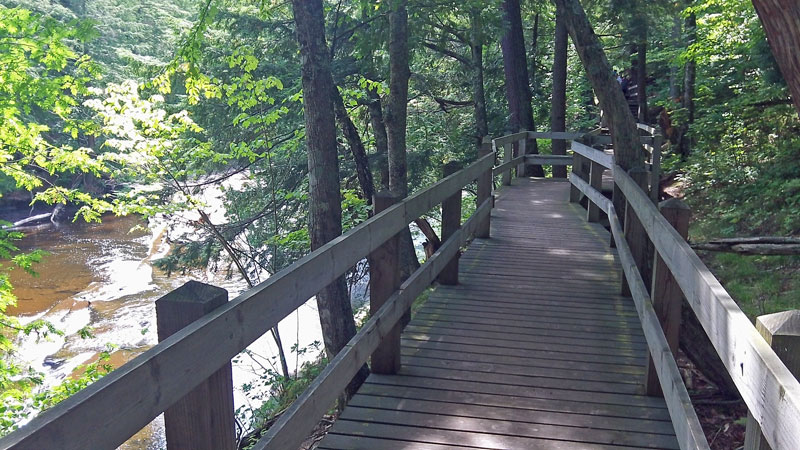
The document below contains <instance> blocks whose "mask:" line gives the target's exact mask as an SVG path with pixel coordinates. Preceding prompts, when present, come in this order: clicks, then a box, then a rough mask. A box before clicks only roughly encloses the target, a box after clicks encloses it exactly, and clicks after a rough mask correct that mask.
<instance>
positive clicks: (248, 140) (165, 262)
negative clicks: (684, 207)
mask: <svg viewBox="0 0 800 450" xmlns="http://www.w3.org/2000/svg"><path fill="white" fill-rule="evenodd" d="M1 3H2V5H3V6H0V67H2V70H3V74H2V75H0V79H1V80H2V83H0V117H2V118H3V119H4V120H3V122H2V123H0V161H2V162H0V194H2V196H3V197H2V198H0V202H3V205H4V207H5V206H9V207H10V206H12V205H15V204H18V205H19V204H21V205H27V204H28V203H30V202H31V199H32V198H33V199H34V200H35V201H36V202H39V203H40V204H41V205H52V206H49V208H51V209H53V208H55V209H58V208H59V206H58V205H64V207H63V209H64V211H65V212H64V213H61V214H62V215H63V217H60V218H56V219H60V220H71V218H72V216H73V215H75V214H77V216H80V217H81V218H82V219H85V220H99V219H100V218H102V215H103V214H142V215H144V216H148V217H152V216H156V215H161V216H167V217H176V219H175V220H179V219H178V217H179V212H180V211H184V210H197V211H200V214H201V216H202V215H203V208H204V205H203V204H202V202H201V201H200V200H198V199H199V197H200V196H201V194H202V192H203V190H204V189H207V188H209V187H211V186H217V187H219V186H222V188H221V189H222V190H223V192H224V195H225V197H226V206H227V212H226V218H225V220H224V221H220V222H219V223H213V222H212V221H211V220H210V219H208V217H204V218H203V219H204V220H201V221H200V222H199V223H196V224H194V226H195V228H196V233H194V234H193V235H192V236H191V238H190V237H187V238H186V239H184V240H181V241H178V242H175V243H174V247H173V251H172V252H171V253H170V255H169V256H167V257H165V258H164V259H162V260H160V261H159V262H158V264H159V267H160V268H161V269H163V270H164V271H166V272H167V273H170V272H179V271H183V270H186V269H187V268H194V267H208V266H209V265H217V266H219V267H224V268H226V269H225V270H228V271H229V272H230V273H231V275H230V276H232V277H241V278H242V282H243V283H248V284H251V285H252V284H254V283H257V282H259V281H263V280H264V279H266V278H267V277H268V276H269V275H270V274H273V273H275V272H277V271H279V270H281V269H282V268H284V267H286V266H288V265H289V264H291V263H292V262H293V261H295V260H297V259H298V258H299V257H300V256H302V255H304V254H306V253H308V252H309V251H310V249H311V248H312V247H315V245H312V240H313V239H312V238H313V236H310V235H309V232H308V228H309V227H308V225H309V220H310V219H309V217H308V215H307V212H308V202H309V195H310V190H309V184H308V181H307V180H308V174H309V173H308V172H309V164H308V155H309V149H308V147H307V140H306V138H307V133H306V120H307V118H306V117H305V116H304V112H303V106H304V105H303V100H304V98H303V94H304V91H303V84H302V83H303V80H302V77H301V66H302V63H303V61H302V60H301V49H300V47H299V45H298V40H297V37H296V34H295V32H296V28H295V19H294V16H293V13H292V5H291V4H290V3H286V2H275V1H261V2H247V1H245V2H228V1H217V0H213V1H207V2H197V1H194V0H176V1H170V2H168V1H161V0H146V1H131V0H74V1H68V0H64V1H60V2H56V1H47V0H37V1H21V2H15V1H9V0H3V1H2V2H1ZM582 3H583V5H584V8H585V9H586V11H587V14H588V15H589V18H590V20H591V22H592V24H593V26H594V28H595V31H596V32H597V33H598V35H599V36H600V37H601V39H602V41H603V44H604V47H605V50H606V53H607V55H608V57H609V60H610V62H611V63H612V65H613V66H614V67H615V69H616V70H618V71H619V72H620V74H627V75H629V76H630V77H632V78H634V79H638V80H639V86H640V89H641V90H640V91H639V92H640V93H642V94H643V95H642V96H641V97H640V98H645V99H646V106H645V108H644V109H643V110H642V111H640V112H639V113H638V114H639V117H638V118H639V120H640V121H644V122H648V123H651V124H653V125H655V126H657V127H660V129H661V130H662V132H663V133H664V135H665V136H666V137H667V138H668V142H669V146H668V148H666V153H665V158H666V159H665V161H664V169H665V173H664V176H663V179H662V187H663V188H664V190H665V195H670V196H679V197H682V198H684V200H685V201H686V202H687V203H688V204H689V205H690V206H691V207H692V209H693V214H694V215H693V223H692V229H691V240H693V241H696V242H700V241H707V240H710V239H717V238H726V237H735V236H775V235H778V236H789V237H798V235H800V163H799V162H800V133H798V131H800V121H799V120H798V115H797V112H796V111H795V110H794V108H793V107H792V103H791V100H790V97H789V92H788V88H787V85H786V82H785V81H784V78H783V76H782V75H781V72H780V70H779V69H778V66H777V64H776V62H775V59H774V57H773V55H772V52H771V51H770V47H769V44H768V42H767V39H766V36H765V34H764V30H763V27H762V25H761V22H760V21H759V19H758V16H757V15H756V12H755V10H754V9H753V6H752V5H751V4H750V3H749V2H742V1H736V0H697V1H657V2H654V1H644V0H587V1H584V2H582ZM324 6H325V10H324V15H325V38H326V43H327V46H328V48H327V51H328V52H329V58H330V68H331V72H332V77H333V83H334V84H335V86H336V93H335V94H334V100H333V102H334V107H335V119H336V125H337V130H336V133H337V138H336V143H337V155H338V164H339V179H338V184H339V187H340V191H341V193H342V196H341V208H342V221H341V222H342V227H343V228H344V229H345V230H346V229H348V228H349V227H352V226H353V225H355V224H357V223H359V222H360V221H363V220H365V219H366V218H367V217H368V215H369V211H370V206H369V205H370V202H371V198H372V194H373V193H374V192H375V191H376V190H380V189H382V188H392V189H393V190H394V189H395V188H397V187H396V186H393V185H391V183H392V181H391V180H393V179H396V177H397V175H396V174H394V175H393V174H390V167H389V166H390V164H389V163H388V161H389V159H390V158H391V157H392V156H391V155H390V152H391V151H393V150H392V149H396V148H397V142H396V140H397V139H398V136H393V135H392V132H393V130H397V129H398V128H397V126H398V123H397V122H396V121H397V119H398V117H399V116H398V112H397V108H398V103H397V102H398V101H400V102H401V103H403V104H406V105H407V108H408V114H407V124H405V126H402V124H400V125H399V126H400V129H402V130H403V132H404V137H403V139H405V142H404V145H405V148H404V150H405V149H406V148H407V151H405V158H406V166H407V169H406V170H405V171H403V173H402V174H401V175H402V177H407V181H406V182H405V183H403V184H404V185H405V186H407V189H408V190H409V191H410V192H413V191H415V190H418V189H421V188H423V187H425V186H427V185H429V184H431V183H432V182H434V181H435V180H437V179H438V178H439V176H440V173H441V167H442V165H443V164H445V163H447V162H450V161H458V162H462V163H468V162H470V161H472V160H474V159H475V158H476V156H477V151H478V144H479V142H480V140H481V138H482V137H483V136H484V135H490V136H495V137H496V136H500V135H503V134H507V133H509V132H514V131H517V130H519V129H521V128H526V129H536V130H539V131H542V130H548V129H551V124H558V123H559V122H560V120H561V119H560V118H559V117H558V116H559V114H557V113H556V112H555V109H559V107H558V106H554V105H557V104H558V103H560V102H559V99H562V98H563V101H564V104H563V121H564V123H565V127H566V129H567V130H570V131H588V130H590V129H593V128H595V127H597V126H598V124H599V116H600V113H599V109H598V107H597V105H596V101H595V98H594V94H593V91H592V89H591V85H590V83H589V82H588V80H587V78H586V75H585V72H584V69H583V67H582V66H581V64H580V61H579V59H578V57H577V55H576V54H575V52H574V49H573V48H572V44H571V42H568V41H567V43H568V45H567V47H566V48H567V53H566V55H563V54H560V55H559V52H558V51H557V47H558V46H557V41H558V38H557V37H558V36H559V29H557V28H558V26H557V24H558V21H557V20H556V13H555V7H554V6H553V5H552V3H551V2H549V1H523V2H515V1H506V2H499V1H488V2H483V1H458V2H450V1H441V2H425V1H414V0H411V1H408V2H407V11H408V19H407V20H408V35H407V47H408V74H407V86H408V94H407V95H408V100H407V102H403V101H402V100H403V99H402V98H400V97H393V95H395V96H396V95H399V94H400V91H399V90H398V88H397V86H401V85H402V83H400V84H393V83H395V82H400V81H402V80H399V79H397V78H393V76H397V73H398V72H396V71H394V72H393V70H391V67H390V65H391V64H390V53H391V52H392V45H391V43H392V42H393V41H392V39H393V36H394V35H393V34H392V33H391V32H390V31H391V27H392V25H391V21H392V17H393V15H392V14H393V13H394V12H396V9H395V8H396V5H395V4H394V2H378V3H376V2H368V1H358V2H354V1H348V2H345V1H326V2H324ZM510 10H516V11H518V13H519V18H520V19H521V27H522V33H521V34H516V35H515V36H514V39H511V38H509V37H508V30H509V26H510V23H509V17H510V15H509V11H510ZM511 22H512V23H513V20H512V21H511ZM395 26H396V25H395ZM561 33H562V34H561V36H562V38H561V39H562V40H561V41H560V42H562V43H563V42H564V40H563V39H564V38H563V36H564V34H563V33H564V31H561ZM396 37H397V36H394V38H396ZM512 41H514V42H512ZM394 42H395V43H396V41H394ZM512 49H516V51H517V53H518V55H517V59H516V60H513V59H512V60H511V61H512V63H513V62H514V61H517V62H519V61H520V59H518V58H519V55H520V54H521V55H522V59H521V61H523V64H524V67H519V66H513V64H512V67H516V69H515V70H513V71H512V72H513V73H509V61H508V60H507V58H509V57H510V56H509V55H510V54H512V53H513V52H512ZM395 50H396V49H395ZM519 52H521V53H519ZM559 56H560V57H559ZM563 56H566V59H564V57H563ZM504 58H506V60H504ZM521 69H524V70H521ZM564 72H565V73H566V85H561V84H560V83H559V82H558V80H559V79H562V76H560V75H559V74H560V73H564ZM520 77H522V78H520ZM512 89H517V91H516V93H515V92H512ZM519 92H522V93H523V95H517V93H519ZM527 95H529V96H530V99H531V101H530V106H526V105H524V104H514V101H509V100H508V99H509V98H515V99H518V98H522V99H523V100H524V97H526V96H527ZM554 107H555V109H554ZM526 108H529V112H527V110H526ZM404 120H405V119H404ZM537 151H539V152H541V153H551V152H554V151H555V152H561V151H563V149H553V148H550V143H549V141H540V142H539V143H538V148H537ZM548 170H549V169H548ZM557 175H558V174H557ZM560 175H563V174H560ZM240 176H243V177H244V181H242V182H237V183H231V180H233V179H237V178H236V177H240ZM154 186H155V187H156V188H154ZM404 193H405V192H404ZM467 204H471V203H470V202H465V205H467ZM43 207H44V206H43ZM45 209H46V210H47V211H48V212H49V211H50V209H47V208H45ZM469 213H470V211H465V212H464V214H465V215H467V214H469ZM0 219H4V217H0ZM428 221H429V222H430V223H431V224H432V225H433V228H435V229H438V218H437V217H435V216H431V217H428ZM7 230H8V229H4V230H3V231H0V233H2V235H0V239H2V242H3V246H2V249H0V257H2V258H3V259H4V260H8V261H9V262H8V263H4V264H3V265H4V266H5V268H4V269H3V270H6V269H7V268H8V267H10V266H12V265H14V264H16V265H21V266H23V267H26V268H28V269H31V270H35V262H36V260H38V259H40V258H41V257H46V256H43V255H41V254H36V253H34V254H24V255H23V254H20V253H19V252H17V251H16V249H15V247H14V246H13V242H14V240H16V239H19V237H20V236H19V235H18V234H17V233H16V232H13V231H7ZM703 257H704V258H705V260H706V262H707V263H708V264H709V265H710V266H711V267H712V269H714V270H715V272H716V273H717V275H718V276H719V278H720V280H721V281H722V282H723V284H725V286H726V288H727V289H728V290H729V291H730V293H731V294H732V295H733V297H734V298H736V300H737V301H738V302H739V303H740V305H741V306H742V309H743V310H744V311H745V312H746V313H748V315H750V316H751V317H755V316H757V315H760V314H765V313H769V312H775V311H779V310H785V309H791V308H798V307H800V277H798V276H797V272H798V269H800V259H798V257H797V256H765V255H755V256H752V255H740V254H735V253H707V254H703ZM412 258H413V256H412ZM414 259H415V258H414ZM417 263H418V261H417ZM409 264H410V265H413V262H409ZM360 270H361V272H359V270H355V271H353V273H351V274H350V275H349V276H348V277H349V279H350V280H351V281H352V280H355V279H357V278H359V277H361V276H363V268H361V269H360ZM0 286H1V287H0V294H2V301H0V313H2V312H4V311H5V310H6V308H7V307H8V306H9V305H11V304H13V302H14V301H15V300H14V297H13V289H12V286H10V284H9V282H8V278H7V276H5V275H0ZM348 286H352V283H351V284H349V285H348ZM0 319H2V323H3V325H4V326H5V327H4V330H3V336H4V338H3V339H5V340H4V341H3V342H2V350H3V352H4V353H3V366H0V372H2V373H3V375H2V377H0V391H2V392H3V395H4V396H5V397H4V404H7V405H12V404H14V402H16V404H18V407H17V408H16V409H15V408H6V409H5V410H4V411H3V412H2V413H0V415H2V417H3V419H2V420H3V424H2V430H3V431H4V432H5V431H8V430H10V429H12V428H13V427H14V426H15V424H16V423H17V422H18V421H19V420H22V419H24V418H25V417H27V415H28V414H30V412H31V411H32V410H34V409H41V408H46V407H47V406H49V405H52V404H53V403H54V402H56V401H58V400H59V399H60V398H64V396H65V395H67V394H69V393H71V392H74V391H75V390H77V389H79V388H80V387H82V386H84V385H85V384H86V383H88V382H90V381H91V380H92V379H95V378H96V377H99V376H100V375H102V373H104V371H105V370H109V368H104V367H103V366H102V365H101V366H98V367H95V369H96V372H91V371H90V372H88V374H89V379H86V380H81V381H80V382H78V383H76V385H75V386H67V387H65V388H64V390H63V392H57V393H55V394H54V393H52V392H46V393H42V392H39V393H37V394H36V395H37V397H36V400H35V401H34V400H31V395H33V393H36V392H37V391H36V380H37V375H36V374H35V371H31V370H30V368H26V367H21V366H18V365H16V364H15V363H14V362H13V361H14V357H13V341H14V336H15V335H16V334H17V333H18V332H20V333H31V332H42V333H47V332H51V333H52V332H57V330H55V329H53V328H52V326H51V325H50V324H45V323H33V324H31V325H29V326H26V327H20V326H19V324H18V323H17V322H15V320H14V318H13V317H10V316H6V315H5V314H4V313H3V314H2V316H0ZM23 328H24V329H23ZM87 332H88V331H87ZM274 334H275V338H276V339H279V336H277V332H274ZM345 342H346V340H345ZM325 344H326V347H328V348H329V350H330V348H331V345H334V344H333V343H332V342H327V341H326V343H325ZM334 346H335V345H334ZM323 360H324V358H322V359H320V361H323ZM318 370H319V364H317V365H309V366H308V367H306V369H305V371H304V372H303V373H302V374H291V373H289V371H288V369H287V368H286V365H285V364H283V370H282V372H283V373H280V371H279V372H276V373H274V374H271V376H270V377H269V379H268V382H269V383H270V384H272V385H274V387H273V390H274V392H276V393H278V394H281V395H277V396H276V397H275V399H273V400H271V403H270V402H268V403H267V404H266V405H265V406H264V407H263V410H261V411H258V412H257V414H256V419H254V420H256V421H261V422H269V420H271V419H272V416H273V415H274V414H275V413H276V412H277V411H280V410H281V409H282V408H283V406H285V404H286V403H287V402H290V401H291V399H292V398H293V396H294V395H296V394H297V393H298V392H299V391H300V387H302V385H303V384H302V382H303V381H305V382H307V380H308V379H311V378H313V375H314V374H315V373H316V372H317V371H318ZM296 380H300V382H295V381H296ZM8 399H13V401H11V400H9V401H8V402H7V401H6V400H8ZM32 402H33V403H35V407H33V406H32V405H33V403H32ZM37 402H38V403H37ZM258 426H259V424H252V425H249V426H248V427H250V428H257V427H258Z"/></svg>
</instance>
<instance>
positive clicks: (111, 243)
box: [8, 216, 321, 450]
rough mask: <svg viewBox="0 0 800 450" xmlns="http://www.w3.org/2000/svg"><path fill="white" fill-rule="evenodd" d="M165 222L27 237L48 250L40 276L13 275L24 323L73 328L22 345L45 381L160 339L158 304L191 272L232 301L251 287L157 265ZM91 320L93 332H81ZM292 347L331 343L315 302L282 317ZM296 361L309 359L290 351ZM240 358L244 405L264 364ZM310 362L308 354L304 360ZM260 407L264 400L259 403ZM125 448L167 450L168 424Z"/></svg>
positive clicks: (271, 351)
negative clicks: (247, 388) (247, 387)
mask: <svg viewBox="0 0 800 450" xmlns="http://www.w3.org/2000/svg"><path fill="white" fill-rule="evenodd" d="M163 236H164V232H163V225H157V224H154V223H150V224H148V223H146V222H144V221H142V220H141V219H139V218H137V217H134V216H129V217H106V218H104V219H103V221H102V223H92V224H86V223H82V222H80V221H78V222H76V223H69V224H63V225H60V226H58V227H55V226H53V227H48V228H45V229H40V230H33V231H30V232H27V234H26V236H25V238H24V239H23V240H22V241H21V242H19V244H18V246H19V247H20V249H21V250H23V251H27V250H33V249H40V250H45V251H46V252H48V254H47V256H45V257H44V259H43V261H42V262H41V263H39V264H37V265H36V267H35V270H36V271H37V272H38V274H39V275H38V276H36V277H32V276H30V275H28V274H25V273H24V272H22V271H19V270H16V271H13V272H12V276H11V280H12V283H13V284H14V292H15V294H16V295H17V297H18V305H17V307H16V308H13V309H9V311H8V313H9V314H12V315H16V316H18V317H19V318H20V320H22V321H23V322H29V321H32V320H35V319H39V318H42V319H45V320H48V321H49V322H51V323H53V324H54V325H55V326H56V327H57V328H58V329H60V330H62V331H63V332H64V336H63V337H61V336H50V337H49V338H47V339H37V338H36V337H35V336H30V337H28V338H25V339H23V340H22V341H21V342H19V355H21V357H22V358H23V359H24V360H25V361H27V362H28V363H30V364H31V366H33V367H34V368H35V369H37V370H40V371H42V372H43V373H44V374H45V384H46V385H47V386H53V385H56V384H58V383H59V382H61V381H62V380H64V379H65V378H66V377H69V376H71V375H72V374H73V372H74V371H75V370H76V368H78V366H80V365H83V364H86V363H87V362H92V361H95V360H96V359H97V357H98V355H99V354H100V352H102V351H104V350H105V349H106V348H107V346H108V345H112V346H113V351H112V357H111V362H112V364H113V365H114V366H117V367H118V366H119V365H121V364H123V363H125V362H127V361H129V360H131V359H133V358H134V357H136V356H137V355H139V354H140V353H142V352H143V351H145V350H147V349H148V348H150V347H152V346H153V345H155V344H156V343H157V334H156V317H155V301H156V299H158V298H159V297H160V296H162V295H164V294H165V293H167V292H169V291H170V290H172V289H175V288H176V287H178V286H180V285H181V284H183V283H184V282H186V281H187V280H188V279H190V278H193V279H198V280H200V281H204V282H207V283H211V284H215V285H217V286H221V287H224V288H225V289H227V290H228V292H229V293H230V298H233V297H234V296H235V295H237V294H238V293H239V292H240V291H241V290H242V289H243V288H244V287H245V285H244V283H243V282H239V281H238V279H235V280H231V279H224V278H223V277H222V276H218V275H217V274H214V273H208V272H202V271H198V272H197V273H192V274H189V275H182V276H180V275H178V276H176V275H173V276H172V277H167V276H166V275H165V274H164V273H162V272H160V271H159V270H158V269H156V268H154V267H153V266H152V265H151V261H152V260H153V259H156V258H158V257H159V256H161V255H163V254H165V252H166V251H168V248H169V247H168V245H167V244H166V243H165V242H164V239H163ZM86 326H88V327H90V328H91V330H92V333H93V337H91V338H88V339H84V338H81V337H80V336H79V334H78V332H79V330H81V329H82V328H84V327H86ZM279 327H280V332H281V335H282V337H283V342H284V345H285V346H286V347H287V348H288V347H289V346H291V345H298V346H299V347H300V348H303V347H306V346H308V345H310V344H311V343H312V342H314V341H321V332H320V326H319V319H318V316H317V311H316V305H315V302H314V301H313V299H312V300H310V301H309V302H307V303H306V304H305V305H304V306H302V307H301V308H299V309H298V310H297V312H295V313H293V314H291V315H290V316H288V317H287V318H286V319H284V320H283V321H282V322H281V324H280V326H279ZM249 349H250V350H252V351H253V352H255V353H257V354H258V355H261V359H260V363H261V364H265V365H268V364H270V361H271V360H272V359H273V357H274V356H275V354H276V348H275V345H274V343H273V342H272V340H271V338H269V337H268V336H264V337H262V338H261V339H259V340H258V341H256V342H255V343H253V344H252V345H251V346H250V347H249ZM287 353H288V354H287V357H288V359H289V366H290V367H291V368H295V367H296V366H297V364H299V361H297V360H296V358H295V355H294V354H293V353H291V352H288V350H287ZM241 359H242V360H243V361H241V362H238V363H236V364H234V369H233V379H234V390H235V392H234V398H235V403H236V407H237V408H238V407H242V406H247V405H248V404H249V402H250V400H249V399H248V398H247V397H246V396H245V395H244V393H243V392H242V388H241V387H242V385H243V384H245V383H250V382H253V381H255V380H256V379H257V378H258V377H259V375H261V374H262V373H263V370H262V369H261V367H260V366H259V364H257V363H254V362H253V361H252V360H250V359H248V358H241ZM300 362H301V361H300ZM252 406H253V407H257V406H258V404H253V405H252ZM120 448H123V449H128V450H139V449H160V448H165V442H164V433H163V422H162V421H161V419H160V418H159V419H157V420H156V421H154V422H153V423H152V424H151V425H149V426H148V427H147V428H145V429H143V430H142V431H141V432H140V433H138V434H137V435H136V436H134V437H133V438H132V439H131V440H130V441H128V442H127V443H126V444H124V445H123V446H122V447H120Z"/></svg>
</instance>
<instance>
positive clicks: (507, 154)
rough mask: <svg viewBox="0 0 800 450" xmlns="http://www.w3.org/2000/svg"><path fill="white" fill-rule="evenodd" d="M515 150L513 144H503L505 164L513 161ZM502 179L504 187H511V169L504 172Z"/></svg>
mask: <svg viewBox="0 0 800 450" xmlns="http://www.w3.org/2000/svg"><path fill="white" fill-rule="evenodd" d="M513 149H514V148H513V145H512V144H511V142H506V143H505V144H503V163H507V162H509V161H511V159H512V155H513V154H514V151H513ZM500 179H501V180H502V183H503V186H511V169H506V170H505V171H503V174H502V175H501V178H500Z"/></svg>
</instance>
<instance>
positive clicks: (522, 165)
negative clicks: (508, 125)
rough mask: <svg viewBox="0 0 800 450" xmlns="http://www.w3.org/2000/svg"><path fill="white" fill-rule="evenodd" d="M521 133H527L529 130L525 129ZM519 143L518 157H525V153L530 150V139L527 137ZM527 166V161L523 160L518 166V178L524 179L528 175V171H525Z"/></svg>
mask: <svg viewBox="0 0 800 450" xmlns="http://www.w3.org/2000/svg"><path fill="white" fill-rule="evenodd" d="M519 131H520V133H525V132H527V131H528V130H526V129H524V128H523V129H521V130H519ZM517 142H519V145H518V146H517V149H518V151H517V156H524V155H525V152H526V151H527V150H528V137H527V136H525V137H524V138H522V139H520V140H519V141H517ZM525 166H526V163H525V160H524V159H523V160H522V162H521V163H519V164H518V165H517V178H522V177H524V176H525V174H526V173H527V171H526V170H525Z"/></svg>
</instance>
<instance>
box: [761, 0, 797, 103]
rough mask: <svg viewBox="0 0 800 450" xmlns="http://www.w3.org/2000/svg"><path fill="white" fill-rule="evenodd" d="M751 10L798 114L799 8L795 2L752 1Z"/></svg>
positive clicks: (787, 0)
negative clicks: (756, 18)
mask: <svg viewBox="0 0 800 450" xmlns="http://www.w3.org/2000/svg"><path fill="white" fill-rule="evenodd" d="M753 6H754V7H755V8H756V13H758V18H759V19H761V24H762V25H763V26H764V31H765V32H766V34H767V40H768V41H769V46H770V48H771V49H772V54H773V55H774V56H775V60H776V61H777V62H778V67H780V69H781V73H783V78H784V79H785V80H786V84H788V85H789V92H790V93H791V94H792V100H793V102H794V107H795V109H796V110H797V112H798V114H800V52H798V51H797V49H798V48H799V47H800V5H798V3H797V0H753Z"/></svg>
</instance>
